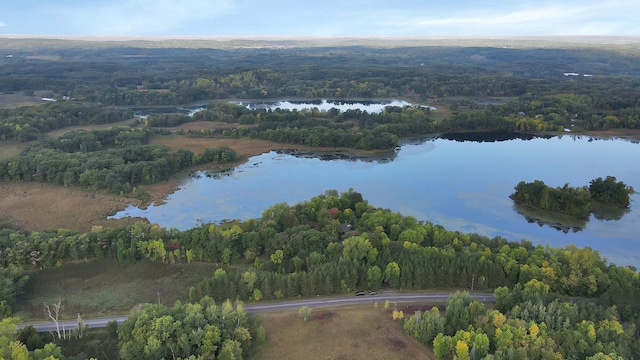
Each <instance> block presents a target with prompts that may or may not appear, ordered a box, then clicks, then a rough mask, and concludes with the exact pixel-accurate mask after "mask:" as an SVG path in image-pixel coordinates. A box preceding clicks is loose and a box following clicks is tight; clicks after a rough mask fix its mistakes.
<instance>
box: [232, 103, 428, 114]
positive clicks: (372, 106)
mask: <svg viewBox="0 0 640 360" xmlns="http://www.w3.org/2000/svg"><path fill="white" fill-rule="evenodd" d="M233 103H235V104H238V105H243V106H246V107H247V108H249V109H269V110H275V109H283V110H302V109H314V108H317V109H318V110H320V111H328V110H330V109H331V108H336V109H338V110H340V111H341V112H344V111H347V110H361V111H366V112H368V113H380V112H382V110H384V108H385V107H386V106H400V107H403V106H409V105H413V104H411V103H409V102H406V101H404V100H371V101H367V100H352V101H350V100H316V101H308V100H305V101H294V100H280V101H263V102H260V101H244V102H243V101H233ZM430 108H431V109H433V110H435V108H434V107H430Z"/></svg>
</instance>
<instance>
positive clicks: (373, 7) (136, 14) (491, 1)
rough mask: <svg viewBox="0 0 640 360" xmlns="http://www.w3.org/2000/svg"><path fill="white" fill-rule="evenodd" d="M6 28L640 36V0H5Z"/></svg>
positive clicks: (141, 33)
mask: <svg viewBox="0 0 640 360" xmlns="http://www.w3.org/2000/svg"><path fill="white" fill-rule="evenodd" d="M0 35H43V36H56V35H63V36H131V37H136V36H138V37H145V36H186V37H198V36H200V37H216V36H220V37H229V36H231V37H233V36H238V37H283V36H286V37H289V36H298V37H350V36H354V37H368V36H375V37H379V36H388V37H423V36H426V37H429V36H466V37H478V36H560V35H562V36H566V35H589V36H591V35H601V36H638V35H640V5H639V4H638V0H561V1H548V0H484V1H477V0H439V1H428V0H366V1H365V0H323V1H316V0H296V1H293V0H55V1H51V0H19V1H18V0H0Z"/></svg>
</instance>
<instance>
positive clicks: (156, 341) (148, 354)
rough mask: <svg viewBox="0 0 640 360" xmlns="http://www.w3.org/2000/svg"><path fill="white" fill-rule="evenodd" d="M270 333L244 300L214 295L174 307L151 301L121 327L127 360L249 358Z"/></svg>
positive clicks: (120, 342) (120, 338)
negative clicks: (251, 316)
mask: <svg viewBox="0 0 640 360" xmlns="http://www.w3.org/2000/svg"><path fill="white" fill-rule="evenodd" d="M265 339H266V332H265V330H264V328H262V326H260V325H259V323H258V322H257V321H256V320H249V319H248V317H247V313H246V312H245V311H244V308H243V306H242V303H241V302H236V303H235V304H232V303H231V301H229V300H228V299H227V300H226V301H224V302H222V303H221V305H220V306H218V305H217V304H216V303H215V301H214V300H213V299H211V298H210V297H204V298H202V299H200V301H197V302H194V303H186V304H184V303H181V302H176V304H175V305H174V306H173V307H171V308H168V307H165V306H162V305H152V304H149V305H147V306H146V307H144V308H143V309H141V310H139V311H136V312H134V313H133V314H132V315H131V316H129V318H128V319H127V320H126V321H125V322H124V323H123V324H122V325H121V326H120V328H119V329H118V347H119V349H120V358H121V359H170V358H171V359H243V358H244V357H246V356H247V355H248V353H249V350H250V349H251V347H252V345H253V346H259V345H261V344H262V343H264V341H265Z"/></svg>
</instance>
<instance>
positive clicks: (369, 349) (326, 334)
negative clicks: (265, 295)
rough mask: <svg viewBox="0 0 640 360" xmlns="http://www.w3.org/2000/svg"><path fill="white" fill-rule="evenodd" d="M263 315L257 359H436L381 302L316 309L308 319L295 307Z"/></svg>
mask: <svg viewBox="0 0 640 360" xmlns="http://www.w3.org/2000/svg"><path fill="white" fill-rule="evenodd" d="M260 317H262V319H263V326H264V328H265V330H266V331H267V334H268V335H267V336H268V339H267V342H266V344H265V346H264V348H263V349H261V350H260V352H259V353H258V354H257V356H256V357H255V358H259V359H264V360H272V359H273V360H275V359H278V360H281V359H282V360H284V359H292V360H298V359H305V360H315V359H345V360H347V359H348V360H359V359H362V360H371V359H385V360H394V359H398V360H400V359H427V360H430V359H436V360H437V358H436V357H435V356H434V355H433V353H432V352H431V350H429V349H428V348H426V347H425V346H423V345H421V344H420V343H418V341H416V340H415V339H413V338H411V337H410V336H408V335H407V334H406V333H405V332H404V330H403V329H402V327H401V326H400V324H399V323H397V322H395V321H394V320H393V319H392V318H391V315H390V314H388V313H387V312H385V311H384V310H383V309H382V306H380V308H379V309H374V307H373V306H370V307H369V306H364V307H363V306H358V307H340V308H329V309H318V310H313V309H312V318H311V319H309V320H308V321H306V322H305V321H303V320H302V318H300V317H299V316H298V314H297V311H292V312H288V313H265V314H261V315H260Z"/></svg>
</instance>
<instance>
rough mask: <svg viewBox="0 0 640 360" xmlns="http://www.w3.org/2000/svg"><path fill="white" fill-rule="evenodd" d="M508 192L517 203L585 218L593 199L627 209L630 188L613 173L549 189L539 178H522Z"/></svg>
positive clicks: (590, 208) (587, 216)
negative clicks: (572, 184)
mask: <svg viewBox="0 0 640 360" xmlns="http://www.w3.org/2000/svg"><path fill="white" fill-rule="evenodd" d="M515 190H516V191H515V192H514V193H513V194H511V196H510V197H511V199H513V200H514V201H515V202H516V203H518V204H525V205H528V206H531V207H534V208H537V209H541V210H546V211H552V212H557V213H561V214H565V215H569V216H573V217H576V218H580V219H588V218H589V215H590V214H591V211H592V199H594V200H596V201H598V202H600V203H603V204H605V205H610V206H615V207H620V208H626V207H628V206H629V202H630V199H629V194H631V193H633V189H632V188H630V187H629V186H627V185H625V183H623V182H622V181H617V180H616V178H615V177H614V176H607V177H606V178H605V179H604V180H603V179H602V178H597V179H594V180H591V182H590V185H589V187H586V186H583V187H571V186H569V184H565V185H564V186H563V187H557V188H552V187H549V186H547V185H545V183H544V182H542V181H540V180H535V181H533V182H530V183H527V182H524V181H521V182H519V183H518V185H516V187H515Z"/></svg>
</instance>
